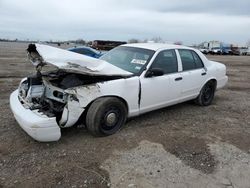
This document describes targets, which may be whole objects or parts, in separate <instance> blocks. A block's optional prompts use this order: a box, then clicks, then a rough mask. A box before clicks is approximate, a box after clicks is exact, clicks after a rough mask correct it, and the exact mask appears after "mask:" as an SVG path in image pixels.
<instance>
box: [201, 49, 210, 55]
mask: <svg viewBox="0 0 250 188" xmlns="http://www.w3.org/2000/svg"><path fill="white" fill-rule="evenodd" d="M199 50H200V51H201V52H202V53H203V54H208V53H209V49H208V48H199Z"/></svg>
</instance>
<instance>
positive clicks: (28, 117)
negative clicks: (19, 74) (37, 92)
mask: <svg viewBox="0 0 250 188" xmlns="http://www.w3.org/2000/svg"><path fill="white" fill-rule="evenodd" d="M10 107H11V110H12V112H13V114H14V116H15V119H16V120H17V122H18V123H19V125H20V126H21V127H22V128H23V129H24V130H25V132H27V133H28V134H29V135H30V136H31V137H32V138H34V139H35V140H37V141H40V142H50V141H57V140H59V139H60V137H61V130H60V127H59V126H58V124H57V123H56V118H48V117H47V116H43V115H40V114H38V113H36V111H31V110H29V109H25V108H24V107H23V106H22V104H21V103H20V101H19V100H18V91H17V90H16V91H14V92H13V93H12V94H11V96H10Z"/></svg>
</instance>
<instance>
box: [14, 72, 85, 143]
mask: <svg viewBox="0 0 250 188" xmlns="http://www.w3.org/2000/svg"><path fill="white" fill-rule="evenodd" d="M73 77H74V74H66V73H60V72H58V71H54V72H50V73H46V74H44V75H42V74H40V73H39V74H37V75H35V76H30V77H27V78H25V79H23V80H22V81H21V82H20V85H19V88H18V89H17V90H16V91H14V92H13V93H12V94H11V96H10V106H11V109H12V112H13V113H14V116H15V118H16V120H17V121H18V123H19V124H20V126H21V127H22V128H23V129H24V130H25V131H26V132H27V133H28V134H29V135H30V136H31V137H33V138H34V139H35V140H37V141H41V142H49V141H57V140H59V139H60V137H61V131H60V128H64V127H70V126H72V125H74V124H75V123H76V122H77V121H78V119H79V117H80V116H81V114H82V112H83V111H84V108H82V107H80V104H79V101H78V99H77V98H76V96H75V95H72V94H69V93H66V92H65V91H66V89H67V88H68V87H72V86H76V85H81V84H82V83H81V81H80V80H77V78H73ZM72 79H73V80H72Z"/></svg>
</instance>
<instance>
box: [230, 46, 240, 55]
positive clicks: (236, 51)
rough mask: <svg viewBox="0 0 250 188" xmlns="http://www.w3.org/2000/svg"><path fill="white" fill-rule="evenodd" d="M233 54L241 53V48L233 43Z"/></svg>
mask: <svg viewBox="0 0 250 188" xmlns="http://www.w3.org/2000/svg"><path fill="white" fill-rule="evenodd" d="M231 54H232V55H240V49H239V47H238V46H236V45H233V44H232V45H231Z"/></svg>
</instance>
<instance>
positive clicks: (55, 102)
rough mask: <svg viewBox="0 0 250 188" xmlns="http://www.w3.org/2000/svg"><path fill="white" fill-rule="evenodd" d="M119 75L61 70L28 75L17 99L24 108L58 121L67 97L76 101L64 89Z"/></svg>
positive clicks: (22, 82) (21, 84)
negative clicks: (100, 74) (98, 74)
mask: <svg viewBox="0 0 250 188" xmlns="http://www.w3.org/2000/svg"><path fill="white" fill-rule="evenodd" d="M119 78H121V77H119V76H89V75H83V74H76V73H68V72H65V71H62V70H56V71H50V72H45V73H41V72H40V71H37V74H36V75H33V76H29V77H27V78H26V79H24V80H22V81H21V83H20V86H19V100H20V101H21V103H22V104H23V106H24V107H25V108H28V109H30V110H37V111H38V112H39V113H42V114H44V115H46V116H48V117H56V118H57V120H58V121H59V120H60V119H61V117H62V114H63V111H64V107H65V105H67V102H68V99H69V97H70V98H71V99H73V100H75V101H78V99H77V97H76V96H73V95H70V94H68V93H66V92H65V90H66V89H69V88H74V87H78V86H86V85H90V84H94V83H98V82H104V81H109V80H114V79H119Z"/></svg>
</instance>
